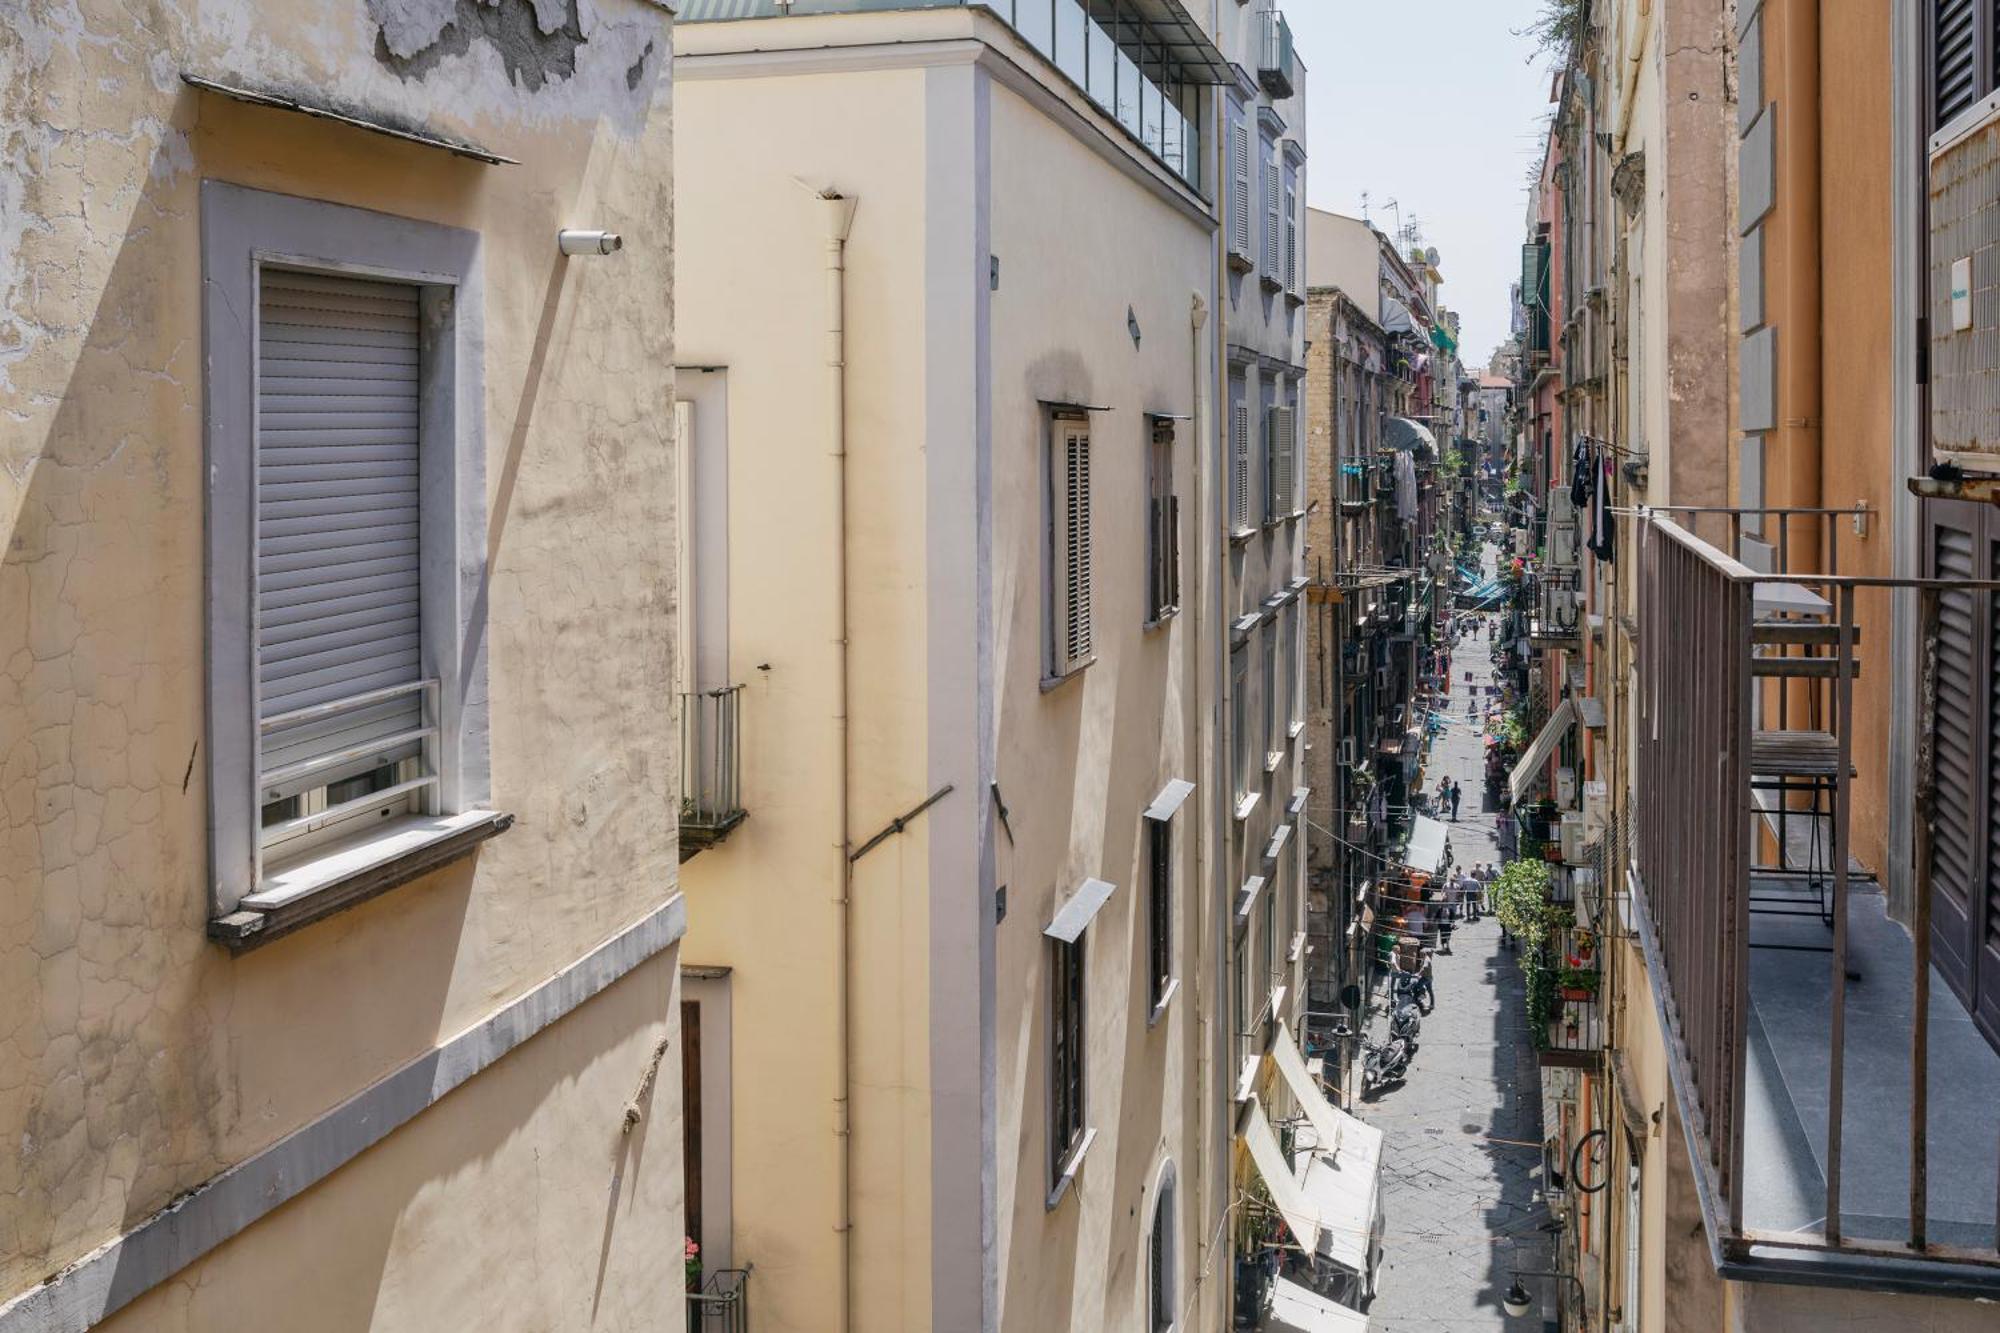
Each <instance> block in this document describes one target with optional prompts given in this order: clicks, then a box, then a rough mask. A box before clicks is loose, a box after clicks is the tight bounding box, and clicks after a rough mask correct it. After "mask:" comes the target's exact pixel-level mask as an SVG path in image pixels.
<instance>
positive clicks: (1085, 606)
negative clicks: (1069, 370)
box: [1048, 413, 1092, 677]
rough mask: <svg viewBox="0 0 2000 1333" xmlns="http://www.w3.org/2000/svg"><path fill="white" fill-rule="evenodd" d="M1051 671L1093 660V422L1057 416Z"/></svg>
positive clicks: (1052, 466)
mask: <svg viewBox="0 0 2000 1333" xmlns="http://www.w3.org/2000/svg"><path fill="white" fill-rule="evenodd" d="M1049 442H1050V447H1049V466H1048V473H1049V572H1050V576H1051V579H1052V586H1051V587H1050V589H1049V598H1048V601H1049V610H1050V626H1049V641H1050V647H1051V652H1050V669H1049V674H1050V675H1051V676H1052V677H1054V676H1066V675H1068V674H1069V673H1070V672H1072V671H1075V670H1077V669H1078V668H1079V667H1082V666H1086V665H1088V664H1089V662H1090V657H1091V647H1092V638H1091V634H1092V630H1091V616H1090V594H1091V568H1090V560H1091V544H1090V542H1091V538H1090V422H1089V420H1088V419H1087V418H1085V417H1083V416H1080V415H1078V416H1072V415H1068V414H1061V413H1059V414H1057V415H1055V416H1053V417H1052V418H1051V420H1050V431H1049Z"/></svg>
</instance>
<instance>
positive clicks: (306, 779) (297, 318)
mask: <svg viewBox="0 0 2000 1333" xmlns="http://www.w3.org/2000/svg"><path fill="white" fill-rule="evenodd" d="M417 298H418V292H417V288H415V287H413V286H409V285H406V284H399V283H388V282H374V281H362V280H359V279H355V278H344V277H332V276H328V275H324V274H316V273H297V272H289V271H286V270H283V269H275V268H266V269H264V270H263V271H262V274H261V296H260V298H259V316H260V323H259V328H258V337H257V357H258V364H257V411H258V418H257V598H256V600H257V688H258V698H257V707H258V709H259V717H260V718H270V717H273V716H276V715H278V714H281V713H287V712H291V711H293V710H296V709H301V708H305V707H308V706H311V705H316V704H324V703H329V702H332V701H335V700H339V699H345V698H350V697H352V696H355V695H358V694H362V693H365V692H368V691H373V690H377V689H381V688H384V687H388V686H396V685H407V684H411V683H413V682H415V681H417V680H418V679H419V678H420V676H421V674H422V660H421V654H420V648H421V636H420V623H421V622H420V597H419V585H420V580H419V520H418V515H419V501H420V492H419V484H418V467H417V463H418V377H419V361H418V299H417ZM422 715H423V703H422V699H421V696H419V695H417V694H414V693H411V694H405V695H402V696H400V697H398V698H396V699H393V700H391V701H388V702H385V703H380V704H375V705H371V706H369V707H366V708H362V709H358V710H353V711H349V712H344V713H340V714H338V715H336V716H333V717H330V718H326V719H323V720H320V721H315V722H309V723H305V724H302V725H294V726H287V727H284V728H282V729H279V730H275V731H271V732H268V733H266V734H265V735H264V736H263V743H262V745H261V747H260V755H259V764H260V769H259V771H260V772H261V773H262V774H265V775H271V776H277V775H279V774H281V773H282V771H283V770H284V769H285V768H286V766H287V765H291V766H294V768H295V770H296V769H297V768H298V767H300V766H303V765H306V764H312V765H315V766H314V767H313V768H312V769H311V771H310V772H308V773H300V774H299V775H298V776H296V777H293V778H290V779H289V780H282V781H277V782H275V783H274V782H268V781H267V782H265V783H264V795H263V799H264V800H266V801H270V800H274V799H277V798H279V797H282V796H289V795H294V794H297V793H298V792H300V791H305V790H310V789H312V788H315V787H320V786H325V785H326V784H327V783H329V782H334V781H338V780H340V779H342V778H345V777H351V776H354V775H357V774H360V773H366V772H369V771H371V770H373V769H375V768H378V767H380V766H381V765H382V764H384V763H386V762H390V761H392V760H395V759H399V758H406V757H409V756H410V755H413V754H415V753H417V752H418V751H419V749H420V748H421V747H420V745H419V744H418V742H417V738H416V735H415V733H417V732H418V731H419V729H420V728H421V727H422V725H423V716H422ZM399 738H402V739H401V741H400V743H399ZM370 747H373V748H370ZM355 752H361V753H355ZM339 754H354V757H352V758H349V759H346V760H344V761H342V762H340V763H338V764H329V763H328V762H327V761H328V760H330V759H331V758H333V757H334V756H335V755H339Z"/></svg>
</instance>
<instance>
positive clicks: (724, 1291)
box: [687, 1264, 751, 1333]
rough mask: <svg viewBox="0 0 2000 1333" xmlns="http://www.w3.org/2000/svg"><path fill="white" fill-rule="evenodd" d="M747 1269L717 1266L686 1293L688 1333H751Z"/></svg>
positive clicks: (748, 1266) (748, 1271) (749, 1266)
mask: <svg viewBox="0 0 2000 1333" xmlns="http://www.w3.org/2000/svg"><path fill="white" fill-rule="evenodd" d="M750 1269H751V1265H748V1264H746V1265H744V1266H743V1267H742V1268H723V1269H718V1270H717V1271H716V1272H713V1273H710V1274H708V1275H707V1277H706V1278H705V1279H704V1280H703V1282H702V1284H701V1287H700V1288H699V1289H698V1290H695V1291H690V1292H689V1293H688V1294H687V1306H688V1333H750Z"/></svg>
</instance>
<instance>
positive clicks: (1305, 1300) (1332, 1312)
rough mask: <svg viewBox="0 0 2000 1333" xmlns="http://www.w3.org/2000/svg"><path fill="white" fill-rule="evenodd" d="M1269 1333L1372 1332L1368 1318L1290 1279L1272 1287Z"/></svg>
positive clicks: (1283, 1279) (1268, 1321)
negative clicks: (1369, 1330) (1369, 1329)
mask: <svg viewBox="0 0 2000 1333" xmlns="http://www.w3.org/2000/svg"><path fill="white" fill-rule="evenodd" d="M1262 1327H1263V1328H1264V1330H1265V1333H1368V1316H1367V1315H1365V1314H1362V1313H1361V1312H1360V1311H1358V1310H1350V1309H1348V1308H1347V1307H1346V1306H1344V1305H1342V1304H1340V1303H1339V1302H1337V1301H1330V1300H1328V1299H1327V1298H1326V1297H1324V1296H1322V1295H1320V1294H1319V1293H1318V1292H1316V1291H1313V1290H1311V1289H1309V1288H1306V1287H1302V1286H1300V1285H1299V1284H1298V1283H1296V1282H1293V1281H1291V1280H1289V1279H1287V1278H1282V1277H1281V1278H1278V1279H1277V1280H1276V1281H1275V1282H1273V1283H1272V1286H1271V1313H1270V1314H1268V1315H1266V1316H1265V1317H1264V1323H1263V1325H1262Z"/></svg>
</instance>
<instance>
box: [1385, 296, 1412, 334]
mask: <svg viewBox="0 0 2000 1333" xmlns="http://www.w3.org/2000/svg"><path fill="white" fill-rule="evenodd" d="M1382 331H1383V332H1384V333H1415V332H1416V331H1417V321H1416V320H1415V319H1414V318H1412V317H1411V315H1410V308H1409V307H1408V306H1406V305H1404V304H1403V303H1402V302H1401V301H1399V300H1397V299H1396V298H1395V297H1393V296H1385V297H1383V298H1382Z"/></svg>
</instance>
